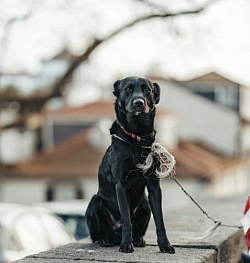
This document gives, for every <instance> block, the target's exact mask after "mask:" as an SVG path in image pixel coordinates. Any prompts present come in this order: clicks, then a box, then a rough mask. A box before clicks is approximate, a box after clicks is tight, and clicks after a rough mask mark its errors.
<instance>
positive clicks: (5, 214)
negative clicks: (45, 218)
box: [0, 203, 53, 225]
mask: <svg viewBox="0 0 250 263" xmlns="http://www.w3.org/2000/svg"><path fill="white" fill-rule="evenodd" d="M29 212H38V213H39V212H40V213H41V212H43V213H47V214H53V213H52V212H51V211H50V210H48V209H46V208H43V207H34V206H28V205H22V204H14V203H0V224H1V225H10V224H11V222H12V220H14V219H15V218H17V217H18V216H20V215H22V214H25V213H29Z"/></svg>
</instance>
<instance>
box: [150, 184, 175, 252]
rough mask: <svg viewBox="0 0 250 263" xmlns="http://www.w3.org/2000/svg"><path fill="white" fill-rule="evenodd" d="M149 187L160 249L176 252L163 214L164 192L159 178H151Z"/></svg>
mask: <svg viewBox="0 0 250 263" xmlns="http://www.w3.org/2000/svg"><path fill="white" fill-rule="evenodd" d="M147 187H148V192H149V203H150V206H151V210H152V213H153V216H154V220H155V225H156V233H157V242H158V245H159V248H160V251H161V252H164V253H175V250H174V248H173V247H172V246H171V245H170V243H169V241H168V238H167V234H166V230H165V226H164V221H163V214H162V194H161V188H160V183H159V180H149V181H148V184H147Z"/></svg>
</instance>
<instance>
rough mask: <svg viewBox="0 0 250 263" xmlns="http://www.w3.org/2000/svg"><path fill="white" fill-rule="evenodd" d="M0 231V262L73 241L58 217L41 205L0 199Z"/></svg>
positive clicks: (72, 237)
mask: <svg viewBox="0 0 250 263" xmlns="http://www.w3.org/2000/svg"><path fill="white" fill-rule="evenodd" d="M0 231H1V235H0V248H1V249H0V256H1V258H0V260H2V262H10V261H13V260H17V259H20V258H23V257H25V256H27V255H30V254H34V253H38V252H41V251H44V250H48V249H52V248H55V247H58V246H60V245H64V244H67V243H71V242H75V241H76V240H75V238H74V236H73V235H72V234H71V233H70V232H69V231H68V230H67V228H66V227H65V226H64V224H63V223H62V222H61V220H60V219H59V218H58V217H57V216H56V215H55V214H54V213H53V212H51V211H50V210H48V209H45V208H42V207H33V206H25V205H17V204H9V203H0Z"/></svg>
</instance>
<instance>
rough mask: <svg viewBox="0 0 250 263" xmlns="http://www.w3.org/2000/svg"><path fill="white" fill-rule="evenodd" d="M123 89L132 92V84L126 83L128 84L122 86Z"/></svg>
mask: <svg viewBox="0 0 250 263" xmlns="http://www.w3.org/2000/svg"><path fill="white" fill-rule="evenodd" d="M124 90H125V91H126V92H132V91H133V86H132V85H128V86H126V87H125V88H124Z"/></svg>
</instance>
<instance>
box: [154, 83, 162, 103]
mask: <svg viewBox="0 0 250 263" xmlns="http://www.w3.org/2000/svg"><path fill="white" fill-rule="evenodd" d="M153 85H154V99H155V104H157V103H159V101H160V95H161V88H160V86H159V85H158V84H157V83H153Z"/></svg>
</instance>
